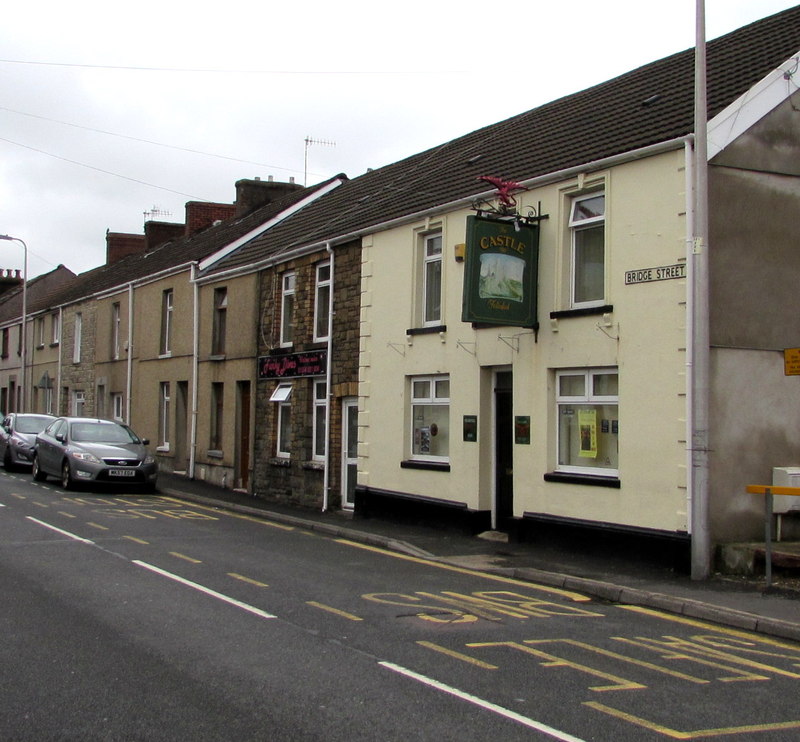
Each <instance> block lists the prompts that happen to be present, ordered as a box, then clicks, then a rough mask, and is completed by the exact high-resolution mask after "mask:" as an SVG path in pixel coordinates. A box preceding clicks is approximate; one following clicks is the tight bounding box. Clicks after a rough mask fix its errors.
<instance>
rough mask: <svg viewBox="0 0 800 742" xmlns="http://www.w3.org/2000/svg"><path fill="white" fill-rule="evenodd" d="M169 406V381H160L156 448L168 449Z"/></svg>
mask: <svg viewBox="0 0 800 742" xmlns="http://www.w3.org/2000/svg"><path fill="white" fill-rule="evenodd" d="M169 407H170V383H169V382H168V381H162V382H161V383H160V384H159V407H158V450H160V451H169Z"/></svg>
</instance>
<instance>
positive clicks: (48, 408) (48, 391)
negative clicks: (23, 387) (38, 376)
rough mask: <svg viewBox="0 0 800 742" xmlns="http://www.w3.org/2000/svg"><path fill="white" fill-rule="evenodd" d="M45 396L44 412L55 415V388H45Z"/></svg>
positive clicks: (43, 391)
mask: <svg viewBox="0 0 800 742" xmlns="http://www.w3.org/2000/svg"><path fill="white" fill-rule="evenodd" d="M42 393H43V394H44V404H43V410H42V411H43V412H46V413H47V414H48V415H52V414H53V387H51V386H49V387H45V388H44V389H43V390H42Z"/></svg>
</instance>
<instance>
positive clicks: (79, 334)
mask: <svg viewBox="0 0 800 742" xmlns="http://www.w3.org/2000/svg"><path fill="white" fill-rule="evenodd" d="M82 340H83V315H82V314H81V313H80V312H78V313H77V314H76V315H75V338H74V343H73V346H72V362H73V363H80V362H81V341H82ZM76 414H77V413H76Z"/></svg>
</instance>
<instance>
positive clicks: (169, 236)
mask: <svg viewBox="0 0 800 742" xmlns="http://www.w3.org/2000/svg"><path fill="white" fill-rule="evenodd" d="M185 231H186V227H185V226H184V225H183V224H177V223H175V222H153V221H149V222H145V223H144V236H145V241H146V242H147V250H148V251H149V250H155V249H156V248H157V247H160V246H161V245H163V244H164V243H165V242H170V241H171V240H177V239H180V238H181V237H183V235H184V232H185Z"/></svg>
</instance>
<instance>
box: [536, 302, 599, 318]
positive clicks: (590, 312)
mask: <svg viewBox="0 0 800 742" xmlns="http://www.w3.org/2000/svg"><path fill="white" fill-rule="evenodd" d="M613 311H614V305H613V304H605V305H603V306H602V307H583V308H581V309H563V310H560V311H558V312H550V319H566V318H568V317H592V316H594V315H597V314H608V313H609V312H613Z"/></svg>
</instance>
